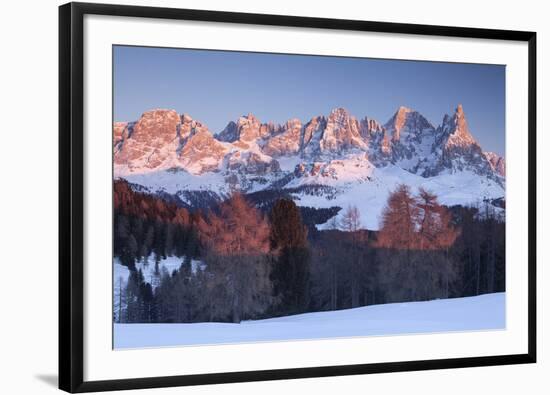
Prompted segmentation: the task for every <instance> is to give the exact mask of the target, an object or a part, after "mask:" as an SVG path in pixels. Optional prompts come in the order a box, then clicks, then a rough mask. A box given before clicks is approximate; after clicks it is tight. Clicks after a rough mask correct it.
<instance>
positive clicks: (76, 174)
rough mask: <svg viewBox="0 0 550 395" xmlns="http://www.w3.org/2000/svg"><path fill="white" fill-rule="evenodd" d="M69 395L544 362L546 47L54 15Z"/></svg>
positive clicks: (517, 39)
mask: <svg viewBox="0 0 550 395" xmlns="http://www.w3.org/2000/svg"><path fill="white" fill-rule="evenodd" d="M59 16H60V18H59V21H60V25H59V29H60V30H59V101H60V102H59V111H60V116H59V122H60V125H59V134H60V140H59V141H60V146H59V147H60V149H59V155H60V159H59V172H60V173H59V180H60V190H59V193H60V201H59V212H60V217H59V229H60V234H59V252H60V259H59V286H60V288H59V386H60V388H61V389H63V390H65V391H69V392H88V391H105V390H119V389H133V388H152V387H167V386H183V385H198V384H214V383H230V382H240V381H259V380H277V379H293V378H308V377H320V376H336V375H352V374H367V373H379V372H397V371H411V370H426V369H446V368H460V367H475V366H488V365H504V364H517V363H533V362H535V361H536V315H535V311H536V298H535V295H536V292H535V291H536V290H535V284H536V274H535V271H536V260H535V257H536V212H535V210H536V200H535V196H536V185H535V180H536V169H535V163H536V161H535V153H536V149H535V133H536V113H535V109H536V34H535V33H534V32H521V31H507V30H487V29H473V28H462V27H444V26H426V25H412V24H396V23H382V22H367V21H359V20H337V19H321V18H310V17H302V16H301V17H295V16H286V15H285V16H283V15H259V14H245V13H229V12H217V11H202V10H183V9H169V8H150V7H137V6H135V7H134V6H119V5H106V4H86V3H69V4H66V5H63V6H61V7H60V9H59Z"/></svg>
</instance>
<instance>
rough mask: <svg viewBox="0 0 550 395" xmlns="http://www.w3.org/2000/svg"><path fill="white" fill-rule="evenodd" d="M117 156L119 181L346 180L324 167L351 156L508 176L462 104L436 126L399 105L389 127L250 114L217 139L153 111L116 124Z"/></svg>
mask: <svg viewBox="0 0 550 395" xmlns="http://www.w3.org/2000/svg"><path fill="white" fill-rule="evenodd" d="M113 152H114V162H115V175H125V174H141V173H147V172H152V171H160V170H167V169H174V168H175V169H183V170H185V171H187V172H189V173H191V174H195V175H201V174H205V173H209V172H214V173H216V172H221V173H222V174H226V175H231V174H232V173H235V174H236V175H238V176H239V177H249V178H250V177H251V176H266V175H269V174H270V173H277V174H278V177H279V176H281V174H280V173H284V172H285V171H286V172H287V173H288V174H286V177H287V178H289V177H291V174H294V176H295V177H298V176H300V174H303V173H304V171H306V169H307V170H308V172H311V171H313V172H314V173H323V172H325V173H326V174H332V175H335V174H336V176H337V177H342V176H343V175H342V174H341V173H338V172H335V171H333V170H330V171H329V170H326V169H335V168H336V169H337V168H338V166H339V165H338V163H339V161H342V160H346V158H351V157H353V161H354V163H356V162H357V166H356V167H362V166H363V165H362V163H363V162H365V163H366V164H367V165H368V166H367V167H368V168H369V169H370V168H371V167H378V168H380V167H384V166H388V165H394V166H397V167H399V168H401V169H404V170H406V171H407V172H409V173H412V174H415V175H420V176H422V177H433V176H436V175H439V174H445V173H456V172H461V171H470V172H473V173H475V174H478V175H480V176H481V177H487V178H489V179H491V180H493V181H496V182H498V183H500V184H501V185H503V183H504V176H505V164H504V158H501V157H499V156H498V155H496V154H494V153H489V152H483V151H482V149H481V147H480V146H479V144H478V143H477V142H476V140H475V139H474V137H473V135H472V134H471V133H470V130H469V127H468V123H467V120H466V116H465V114H464V109H463V108H462V106H461V105H459V106H458V107H457V108H456V110H455V112H454V114H453V115H445V116H444V118H443V121H442V123H441V125H439V126H438V127H434V126H433V125H432V124H431V123H430V122H429V121H428V120H427V119H426V118H425V117H424V116H423V115H422V114H420V113H419V112H417V111H414V110H412V109H410V108H407V107H399V108H398V109H397V111H396V112H395V114H394V115H393V116H392V117H391V118H390V119H389V120H388V121H387V122H386V123H385V124H384V125H382V124H380V123H379V122H378V121H376V120H374V119H372V118H368V117H364V118H362V119H361V120H357V118H355V117H354V116H352V115H351V114H349V112H348V111H347V110H345V109H344V108H337V109H334V110H333V111H332V112H331V113H330V114H329V115H328V116H323V115H320V116H317V117H314V118H312V119H311V120H310V121H308V122H307V123H305V124H303V123H302V122H301V121H300V120H299V119H290V120H289V121H287V122H286V123H284V124H282V125H278V124H274V123H262V122H261V121H260V120H259V119H257V118H256V117H255V116H254V115H252V114H248V115H246V116H242V117H240V118H239V119H237V120H236V121H231V122H229V123H228V125H227V126H226V127H225V129H224V130H222V131H221V132H220V133H218V134H217V135H213V134H212V133H211V132H210V131H209V129H208V128H207V127H206V125H204V124H202V123H201V122H199V121H197V120H194V119H193V118H192V117H191V116H189V115H187V114H184V115H179V114H178V113H177V112H175V111H173V110H152V111H147V112H145V113H144V114H143V115H142V116H141V117H140V119H138V120H137V121H135V122H116V123H115V124H114V125H113ZM288 158H294V159H292V160H290V162H291V163H296V164H298V165H300V166H299V167H296V169H294V168H292V169H286V170H285V169H282V167H281V165H280V163H279V162H281V163H283V162H285V163H286V162H288V161H289V159H288ZM358 158H359V159H358ZM359 162H360V163H359ZM371 165H372V166H371ZM367 167H366V168H367ZM322 169H325V170H322ZM369 171H370V170H369Z"/></svg>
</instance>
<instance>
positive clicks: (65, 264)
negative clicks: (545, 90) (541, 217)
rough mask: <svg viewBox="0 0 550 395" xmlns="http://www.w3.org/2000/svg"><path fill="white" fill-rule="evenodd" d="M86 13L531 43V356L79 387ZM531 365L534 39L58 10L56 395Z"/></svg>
mask: <svg viewBox="0 0 550 395" xmlns="http://www.w3.org/2000/svg"><path fill="white" fill-rule="evenodd" d="M86 14H96V15H111V16H120V17H144V18H158V19H174V20H189V21H204V22H224V23H238V24H256V25H269V26H283V27H285V26H286V27H306V28H323V29H333V30H352V31H363V32H383V33H401V34H414V35H424V36H447V37H463V38H473V39H492V40H510V41H520V42H527V43H528V62H529V63H528V70H529V76H528V109H529V110H528V154H529V158H528V173H529V176H528V178H529V179H528V185H529V189H528V202H529V207H528V231H529V242H528V248H529V252H528V262H527V264H528V300H529V309H528V352H527V353H525V354H515V355H498V356H483V357H470V358H451V359H436V360H418V361H408V362H390V363H373V364H357V365H346V366H324V367H308V368H296V369H277V370H261V371H243V372H231V373H229V372H228V373H215V374H193V375H182V376H166V377H142V378H133V379H120V380H106V381H84V376H83V372H84V362H83V361H84V350H83V317H84V312H83V309H84V304H83V301H84V300H83V299H84V292H83V286H84V280H85V279H84V272H83V254H84V253H83V247H84V245H83V235H84V225H85V224H84V218H83V210H84V191H83V185H84V179H83V177H84V167H83V153H84V135H83V115H84V114H83V100H84V99H83V98H84V86H83V49H84V48H83V45H84V32H83V18H84V15H86ZM534 362H536V33H535V32H526V31H510V30H493V29H477V28H462V27H449V26H429V25H416V24H402V23H385V22H367V21H359V20H340V19H324V18H310V17H295V16H285V15H266V14H248V13H234V12H218V11H204V10H190V9H172V8H157V7H142V6H127V5H109V4H90V3H69V4H65V5H62V6H60V7H59V388H60V389H62V390H65V391H68V392H71V393H74V392H90V391H107V390H124V389H139V388H155V387H172V386H187V385H199V384H217V383H234V382H245V381H262V380H280V379H296V378H311V377H322V376H343V375H356V374H367V373H383V372H401V371H419V370H428V369H449V368H464V367H476V366H490V365H509V364H521V363H534Z"/></svg>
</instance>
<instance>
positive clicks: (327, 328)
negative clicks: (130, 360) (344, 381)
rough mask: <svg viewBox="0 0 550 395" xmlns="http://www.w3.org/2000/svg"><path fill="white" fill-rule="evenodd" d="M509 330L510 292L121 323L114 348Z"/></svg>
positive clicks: (115, 337) (115, 329)
mask: <svg viewBox="0 0 550 395" xmlns="http://www.w3.org/2000/svg"><path fill="white" fill-rule="evenodd" d="M499 329H505V294H504V293H496V294H488V295H481V296H474V297H466V298H456V299H444V300H433V301H428V302H409V303H392V304H384V305H374V306H367V307H359V308H355V309H348V310H339V311H328V312H320V313H307V314H299V315H292V316H287V317H280V318H270V319H265V320H258V321H244V322H241V323H240V324H231V323H193V324H115V326H114V347H115V348H138V347H162V346H176V345H199V344H222V343H246V342H262V341H277V340H299V339H327V338H335V337H358V336H383V335H398V334H413V333H435V332H451V331H473V330H499Z"/></svg>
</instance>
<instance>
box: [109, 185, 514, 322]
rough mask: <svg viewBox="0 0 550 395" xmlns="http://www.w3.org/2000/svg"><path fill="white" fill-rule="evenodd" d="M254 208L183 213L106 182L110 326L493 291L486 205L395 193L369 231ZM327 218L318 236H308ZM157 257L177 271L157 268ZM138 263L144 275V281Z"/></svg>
mask: <svg viewBox="0 0 550 395" xmlns="http://www.w3.org/2000/svg"><path fill="white" fill-rule="evenodd" d="M256 199H257V197H256ZM256 199H255V198H254V197H251V196H247V195H241V194H238V193H236V194H233V195H232V196H230V197H229V198H228V199H227V200H225V201H224V202H222V203H220V204H219V205H217V206H215V207H213V208H211V209H208V210H195V211H192V210H190V209H187V208H183V207H178V206H177V205H176V204H175V203H173V202H169V201H165V200H163V199H162V198H160V197H156V196H154V195H150V194H146V193H142V192H137V191H134V190H133V189H132V187H131V186H130V185H129V184H128V183H127V182H126V181H124V180H116V181H115V182H114V196H113V203H114V236H113V243H114V256H115V258H116V259H118V260H119V262H120V263H121V264H122V265H124V266H126V267H127V268H128V270H129V271H130V276H129V278H128V281H127V283H126V284H122V282H116V279H114V280H115V281H114V286H115V287H120V289H118V292H115V294H116V295H117V297H116V298H115V300H114V306H113V308H114V312H113V317H114V319H115V320H116V322H125V323H131V322H140V323H153V322H158V323H161V322H162V323H176V322H177V323H191V322H234V323H238V322H240V321H242V320H251V319H261V318H268V317H276V316H285V315H292V314H298V313H304V312H314V311H328V310H338V309H348V308H354V307H360V306H367V305H373V304H383V303H392V302H405V301H422V300H431V299H443V298H456V297H463V296H473V295H480V294H484V293H493V292H502V291H504V290H505V221H504V220H503V215H504V210H503V209H501V208H497V207H495V206H494V205H492V204H491V202H481V203H480V204H478V205H477V206H476V207H462V206H455V207H445V206H443V205H440V204H439V203H438V199H437V196H436V195H434V194H433V193H431V192H430V191H427V190H424V189H421V188H420V189H419V191H418V193H416V194H414V193H413V192H412V191H411V189H410V188H409V187H408V186H406V185H399V186H398V187H397V188H396V189H395V190H394V191H393V192H392V193H391V194H390V196H389V198H388V201H387V204H386V207H385V209H384V212H383V214H382V217H381V219H380V221H381V222H380V229H379V230H378V231H370V230H364V229H363V228H362V226H361V222H360V218H361V215H360V213H359V211H358V209H357V208H356V207H354V206H349V207H345V208H342V209H341V210H342V211H341V213H340V214H341V215H338V216H335V214H336V213H338V212H339V209H338V208H332V209H330V210H329V211H326V210H325V211H324V212H322V213H318V212H316V210H315V209H313V208H300V207H298V206H297V205H296V204H295V203H294V202H293V201H292V200H291V199H288V198H287V197H285V196H281V197H277V198H276V199H272V201H271V202H270V203H269V204H263V205H259V204H257V202H256V201H255V200H256ZM327 210H328V209H327ZM327 213H330V215H331V216H332V218H331V219H330V220H329V222H328V226H327V227H326V228H325V230H317V228H316V227H315V226H311V218H316V217H325V216H326V215H327ZM337 218H339V219H337ZM167 257H179V258H180V259H181V265H180V266H179V269H176V270H173V271H172V272H168V271H167V270H166V269H165V268H161V267H160V265H159V263H160V262H161V261H162V260H163V259H166V258H167ZM193 261H200V262H201V263H202V265H201V267H200V268H199V269H197V268H196V267H194V266H193V264H192V262H193ZM138 262H141V263H143V264H147V265H154V266H152V267H154V271H153V273H154V276H155V278H156V279H155V281H154V282H153V281H151V280H150V279H145V278H144V274H143V272H142V271H141V269H139V268H138V265H136V263H138ZM153 284H154V285H153Z"/></svg>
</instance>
